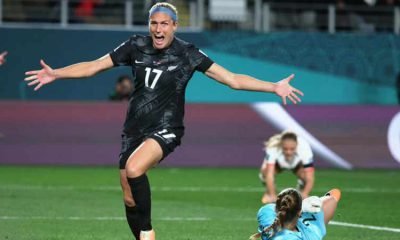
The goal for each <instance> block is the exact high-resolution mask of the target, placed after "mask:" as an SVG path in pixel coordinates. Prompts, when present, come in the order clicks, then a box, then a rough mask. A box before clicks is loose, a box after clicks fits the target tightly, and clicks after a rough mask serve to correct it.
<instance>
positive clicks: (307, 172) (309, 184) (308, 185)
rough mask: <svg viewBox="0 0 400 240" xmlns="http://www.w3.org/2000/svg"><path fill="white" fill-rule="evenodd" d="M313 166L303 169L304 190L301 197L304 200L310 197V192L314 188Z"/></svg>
mask: <svg viewBox="0 0 400 240" xmlns="http://www.w3.org/2000/svg"><path fill="white" fill-rule="evenodd" d="M314 172H315V169H314V166H306V167H305V168H304V180H305V184H304V189H303V191H302V192H301V195H302V197H303V199H304V198H306V197H308V196H309V195H310V192H311V190H312V188H313V187H314Z"/></svg>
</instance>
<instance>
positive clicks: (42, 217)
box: [0, 216, 400, 233]
mask: <svg viewBox="0 0 400 240" xmlns="http://www.w3.org/2000/svg"><path fill="white" fill-rule="evenodd" d="M1 220H50V221H52V220H61V221H125V217H45V216H32V217H29V216H27V217H21V216H0V221H1ZM154 220H156V221H187V222H203V221H254V222H256V219H255V218H254V219H253V218H215V219H212V218H207V217H162V218H154ZM329 225H336V226H341V227H353V228H362V229H370V230H376V231H386V232H396V233H400V228H390V227H380V226H371V225H364V224H355V223H346V222H336V221H330V222H329Z"/></svg>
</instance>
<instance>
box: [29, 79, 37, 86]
mask: <svg viewBox="0 0 400 240" xmlns="http://www.w3.org/2000/svg"><path fill="white" fill-rule="evenodd" d="M38 83H39V80H34V81H32V82H29V83H28V86H32V85H35V84H38Z"/></svg>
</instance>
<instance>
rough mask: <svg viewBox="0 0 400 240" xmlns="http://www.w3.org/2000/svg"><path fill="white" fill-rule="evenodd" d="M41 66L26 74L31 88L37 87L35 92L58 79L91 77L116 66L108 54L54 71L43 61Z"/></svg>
mask: <svg viewBox="0 0 400 240" xmlns="http://www.w3.org/2000/svg"><path fill="white" fill-rule="evenodd" d="M40 65H41V66H42V69H40V70H34V71H28V72H26V73H25V75H26V76H27V77H26V78H25V81H27V82H29V83H28V85H29V86H32V85H36V87H35V89H34V90H35V91H36V90H38V89H39V88H41V87H42V86H43V85H46V84H49V83H51V82H54V81H55V80H57V79H62V78H85V77H91V76H93V75H95V74H96V73H98V72H101V71H104V70H106V69H109V68H111V67H113V65H114V64H113V62H112V60H111V57H110V55H109V54H107V55H105V56H103V57H101V58H99V59H96V60H93V61H90V62H81V63H76V64H72V65H69V66H66V67H63V68H58V69H52V68H51V67H50V66H49V65H47V64H46V63H45V62H44V61H43V60H40Z"/></svg>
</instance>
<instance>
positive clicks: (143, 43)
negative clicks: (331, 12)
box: [25, 3, 303, 240]
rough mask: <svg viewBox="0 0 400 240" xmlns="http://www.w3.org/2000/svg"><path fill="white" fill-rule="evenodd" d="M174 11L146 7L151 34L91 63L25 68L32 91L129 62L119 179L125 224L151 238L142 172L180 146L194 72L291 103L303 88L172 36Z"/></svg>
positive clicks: (165, 5)
mask: <svg viewBox="0 0 400 240" xmlns="http://www.w3.org/2000/svg"><path fill="white" fill-rule="evenodd" d="M177 27H178V13H177V10H176V8H175V7H174V6H173V5H171V4H169V3H157V4H155V5H154V6H153V7H152V8H151V9H150V11H149V33H150V34H149V36H139V35H134V36H132V37H131V38H130V39H129V40H127V41H125V42H124V43H122V44H121V45H120V46H118V47H117V48H115V49H114V50H113V51H111V52H110V53H109V54H106V55H105V56H103V57H101V58H99V59H97V60H94V61H90V62H81V63H77V64H73V65H69V66H67V67H64V68H58V69H52V68H51V67H50V66H48V65H47V64H46V63H45V62H44V61H43V60H41V61H40V64H41V66H42V67H43V68H42V69H41V70H36V71H28V72H26V75H28V76H27V77H26V78H25V80H26V81H29V83H28V85H36V86H35V88H34V90H38V89H40V88H41V87H42V86H43V85H45V84H49V83H52V82H54V81H55V80H57V79H62V78H82V77H90V76H93V75H95V74H97V73H99V72H101V71H104V70H106V69H109V68H112V67H116V66H130V67H132V72H133V75H134V85H135V90H134V92H133V93H132V96H131V99H130V101H129V106H128V111H127V116H126V120H125V123H124V128H123V136H122V150H121V153H120V161H119V167H120V180H121V186H122V190H123V193H124V203H125V206H126V216H127V221H128V224H129V226H130V228H131V230H132V233H133V234H134V236H135V237H136V239H141V240H144V239H155V233H154V230H153V228H152V225H151V196H150V185H149V181H148V179H147V176H146V172H147V171H148V170H149V169H150V168H151V167H153V166H155V165H156V164H158V163H159V162H160V161H161V160H162V159H163V158H165V157H166V156H167V155H168V154H170V153H171V152H172V151H174V149H175V148H176V147H177V146H178V145H180V143H181V138H182V136H183V134H184V126H183V116H184V104H185V89H186V86H187V84H188V81H189V80H190V78H191V77H192V75H193V73H194V72H195V71H201V72H203V73H205V74H206V75H207V76H208V77H210V78H212V79H215V80H216V81H218V82H220V83H222V84H225V85H227V86H229V87H231V88H233V89H238V90H250V91H260V92H271V93H275V94H277V95H278V96H279V97H281V98H282V100H283V103H284V104H286V98H288V99H289V100H291V101H292V102H293V103H297V102H300V98H299V97H298V96H297V94H299V95H303V94H302V92H301V91H299V90H297V89H295V88H293V87H292V86H291V85H290V84H289V82H290V81H291V80H292V79H293V77H294V76H293V75H291V76H289V77H288V78H285V79H283V80H281V81H279V82H277V83H271V82H266V81H260V80H257V79H255V78H252V77H250V76H247V75H240V74H235V73H232V72H230V71H228V70H226V69H225V68H223V67H221V66H219V65H217V64H216V63H214V62H213V61H212V60H211V59H210V58H208V57H207V56H206V55H205V54H204V53H202V52H201V51H200V50H199V49H197V48H196V47H195V46H194V45H193V44H191V43H187V42H185V41H183V40H181V39H179V38H177V37H175V31H176V30H177Z"/></svg>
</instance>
